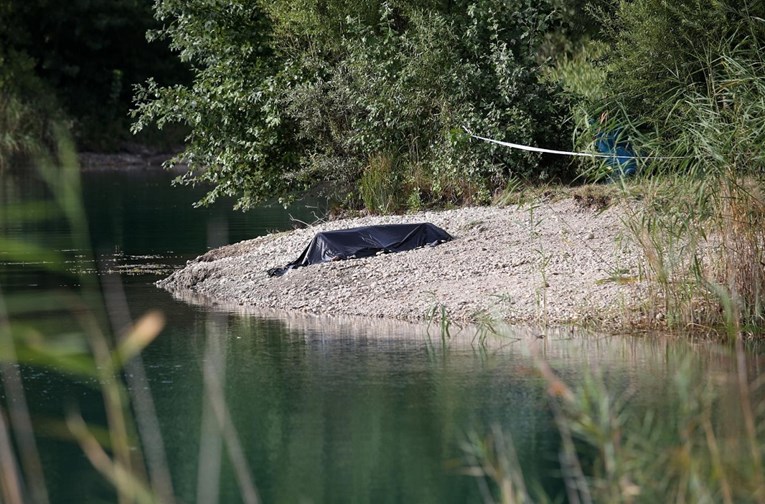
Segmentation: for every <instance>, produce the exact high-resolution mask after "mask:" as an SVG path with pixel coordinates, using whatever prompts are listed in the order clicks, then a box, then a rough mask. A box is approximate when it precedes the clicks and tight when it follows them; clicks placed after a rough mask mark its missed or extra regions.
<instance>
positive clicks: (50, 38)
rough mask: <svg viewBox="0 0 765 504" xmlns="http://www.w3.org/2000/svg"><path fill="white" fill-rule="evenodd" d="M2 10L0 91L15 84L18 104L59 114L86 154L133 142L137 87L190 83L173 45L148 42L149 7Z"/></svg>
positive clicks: (125, 1) (58, 5) (50, 4)
mask: <svg viewBox="0 0 765 504" xmlns="http://www.w3.org/2000/svg"><path fill="white" fill-rule="evenodd" d="M0 9H2V11H1V12H0V59H2V60H4V61H2V66H1V67H0V74H2V75H4V77H3V76H0V86H2V85H3V83H5V84H9V81H13V82H10V85H11V86H12V87H13V88H14V89H15V90H16V91H15V95H16V96H17V97H18V99H19V100H21V101H22V102H24V103H28V104H29V106H30V107H31V108H32V109H42V110H41V113H43V114H49V112H50V110H58V109H61V110H62V111H63V114H64V115H66V116H67V117H69V118H70V123H69V124H70V128H71V129H72V131H73V133H74V134H75V137H76V140H77V142H78V145H79V146H80V147H81V148H83V149H103V148H114V147H116V145H117V144H119V142H120V141H123V140H126V139H127V138H128V136H127V133H128V126H129V122H128V120H129V118H128V116H127V112H128V109H129V106H130V103H131V99H132V86H133V85H134V84H136V83H139V82H144V81H145V80H146V79H147V78H148V77H149V76H154V77H155V78H156V79H158V80H159V81H161V82H163V83H165V84H169V83H173V82H177V81H179V80H183V79H184V75H185V69H184V68H183V66H182V65H181V64H180V62H179V61H178V60H177V58H174V57H171V54H170V52H169V50H168V48H167V46H166V45H162V44H151V45H150V44H148V43H147V41H146V35H145V34H146V30H147V29H149V28H151V27H153V26H154V23H155V21H154V20H153V18H152V12H151V6H150V4H149V3H148V2H144V1H137V0H116V1H115V0H73V1H68V2H55V1H51V0H23V1H22V0H10V1H6V2H3V6H2V7H0ZM7 64H10V67H6V65H7ZM19 70H23V71H19ZM9 75H10V76H11V77H9ZM41 102H43V103H42V104H41ZM59 115H62V114H60V113H59Z"/></svg>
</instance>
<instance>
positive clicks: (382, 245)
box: [268, 222, 452, 276]
mask: <svg viewBox="0 0 765 504" xmlns="http://www.w3.org/2000/svg"><path fill="white" fill-rule="evenodd" d="M451 239H452V237H451V235H449V233H447V232H446V231H444V230H443V229H441V228H440V227H438V226H434V225H433V224H430V223H429V222H423V223H419V224H386V225H381V226H364V227H357V228H351V229H341V230H338V231H325V232H323V233H316V236H314V237H313V240H311V243H310V244H309V245H308V246H307V247H306V248H305V250H303V253H302V254H300V257H298V258H297V259H296V260H294V261H292V262H291V263H289V264H288V265H286V266H284V267H283V268H273V269H270V270H268V274H269V276H280V275H283V274H284V273H286V272H287V271H288V270H290V269H293V268H299V267H301V266H308V265H310V264H318V263H323V262H327V261H337V260H341V259H354V258H360V257H369V256H373V255H375V254H378V253H381V252H382V253H389V252H403V251H405V250H412V249H414V248H417V247H423V246H425V245H430V246H434V245H438V244H439V243H443V242H446V241H449V240H451Z"/></svg>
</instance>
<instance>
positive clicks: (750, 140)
mask: <svg viewBox="0 0 765 504" xmlns="http://www.w3.org/2000/svg"><path fill="white" fill-rule="evenodd" d="M732 44H733V42H732V39H731V40H729V41H721V42H720V46H719V47H715V48H712V49H710V50H707V51H705V52H704V53H702V54H701V55H700V56H699V57H700V58H702V63H703V68H704V69H705V75H706V87H705V88H704V89H699V88H698V86H696V87H693V86H690V87H689V86H687V85H686V83H685V82H684V81H683V78H682V76H681V75H676V76H675V77H674V78H676V81H675V83H674V84H675V85H674V88H673V89H674V92H672V93H669V94H668V95H667V96H666V97H665V99H666V100H667V103H666V104H664V105H663V106H662V108H663V109H669V110H671V112H670V115H669V116H667V117H665V118H664V119H663V120H662V121H661V123H660V124H657V123H650V122H648V121H643V122H641V123H634V124H630V128H631V129H632V130H633V131H636V132H638V131H641V130H642V133H641V135H642V136H641V139H642V140H643V142H642V145H641V149H642V152H643V153H644V154H646V155H648V156H655V157H656V159H654V160H653V161H651V162H650V164H649V165H648V166H647V167H645V169H644V174H646V175H652V176H654V178H652V179H650V180H648V181H647V182H646V183H645V184H644V185H643V186H642V187H641V189H640V190H641V192H642V197H643V198H644V202H645V204H644V205H642V206H640V207H639V208H637V209H636V210H635V211H634V212H633V213H632V214H631V215H630V217H629V219H628V223H627V224H628V228H629V229H630V230H631V231H632V235H633V237H634V239H635V240H636V242H637V243H638V244H639V245H640V246H641V247H642V249H643V251H644V253H645V257H646V265H647V268H646V271H645V274H646V276H647V277H648V279H649V280H651V281H652V283H653V285H654V286H655V289H654V291H653V296H652V299H651V300H649V302H648V303H647V310H648V311H656V312H661V313H660V314H661V315H662V316H663V315H666V319H667V321H668V322H670V323H671V324H672V325H674V326H675V327H698V326H699V325H701V326H704V327H709V328H710V329H715V330H719V329H720V328H722V329H723V332H724V333H726V334H730V335H744V334H754V333H757V334H761V333H762V330H763V322H765V320H764V317H765V311H763V308H764V307H763V295H764V294H765V249H764V248H763V247H764V246H765V226H763V224H764V223H765V170H764V168H765V49H762V48H761V47H760V45H759V41H757V40H753V39H752V38H751V37H744V38H743V42H740V43H739V44H737V45H735V46H733V45H732ZM626 120H627V119H626V118H625V121H626ZM648 127H655V128H662V129H661V131H656V132H655V133H654V134H646V133H645V131H646V128H648ZM661 318H662V317H659V319H661Z"/></svg>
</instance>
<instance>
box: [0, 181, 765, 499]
mask: <svg viewBox="0 0 765 504" xmlns="http://www.w3.org/2000/svg"><path fill="white" fill-rule="evenodd" d="M152 177H154V175H147V174H140V176H130V175H126V174H114V173H112V174H98V175H97V176H91V175H89V176H88V177H86V179H85V181H84V188H85V195H84V197H85V206H86V209H87V213H88V217H89V221H90V224H89V226H90V232H91V235H92V236H93V243H94V246H95V247H96V250H98V251H100V253H99V258H100V259H99V260H100V265H101V268H100V272H99V274H100V275H101V277H100V278H99V282H101V285H105V284H107V283H108V281H109V280H108V278H110V277H107V276H104V272H108V271H111V274H115V275H116V274H119V275H120V278H121V282H122V286H123V287H124V291H123V293H122V294H124V302H123V301H122V300H121V301H120V303H122V304H123V305H124V317H125V320H127V321H129V320H130V319H135V318H137V317H139V316H140V315H142V314H143V313H145V312H147V311H148V310H150V309H161V310H162V311H163V312H164V313H165V316H166V318H167V321H168V323H167V327H166V329H165V330H164V332H163V333H162V334H161V336H160V337H159V338H158V339H157V340H156V341H155V342H154V343H153V344H152V345H151V346H150V347H149V348H148V349H147V350H146V352H145V353H144V354H143V356H142V360H141V364H142V366H141V367H135V366H134V367H128V368H127V369H126V373H125V382H126V383H127V385H128V387H129V388H130V390H131V392H132V395H133V397H134V398H136V399H137V400H136V401H135V405H134V407H135V413H136V415H137V417H138V418H137V424H138V428H139V430H140V431H141V437H142V440H143V444H144V446H145V454H146V456H147V458H151V457H156V458H157V459H158V460H159V459H162V458H165V459H166V461H167V464H166V466H167V470H168V474H169V476H168V478H166V479H169V480H170V482H171V483H167V484H166V485H165V486H166V487H168V488H169V487H170V486H172V489H173V490H172V491H173V492H175V494H176V495H177V496H178V498H179V499H178V500H179V501H181V502H203V501H206V500H212V501H214V500H217V497H218V496H220V499H219V500H220V501H221V502H231V501H238V500H240V496H241V495H247V493H248V492H251V491H252V490H250V489H248V481H251V482H252V484H253V485H254V486H255V487H256V488H257V492H258V493H259V495H260V497H261V498H262V499H263V501H264V502H301V501H304V502H316V503H321V502H388V501H395V502H439V503H440V502H472V501H481V500H482V497H481V494H480V492H479V489H478V485H477V484H476V482H475V481H474V480H473V479H472V478H470V477H467V476H464V475H462V474H461V473H460V469H461V468H462V467H463V464H464V462H463V459H462V456H461V450H460V443H461V442H463V441H464V440H465V438H466V437H467V434H468V433H469V432H471V431H475V432H477V433H479V434H483V433H486V432H489V430H490V429H491V426H493V425H499V426H500V427H501V428H502V429H503V430H504V431H505V432H507V433H508V434H509V435H510V436H511V437H512V439H513V442H514V445H515V448H516V451H517V453H518V458H519V460H520V461H521V466H522V470H523V472H524V474H525V475H526V477H527V479H528V480H530V481H538V482H540V483H541V485H542V486H544V487H545V488H546V489H547V490H548V491H549V492H550V493H553V494H560V492H561V481H560V479H559V477H558V476H559V475H558V472H557V471H558V469H557V468H558V454H559V435H558V431H557V428H556V426H555V425H554V422H553V418H552V416H551V414H550V409H549V405H550V403H549V398H548V393H547V388H548V385H549V384H548V382H547V381H546V380H544V379H543V378H542V377H541V376H540V374H539V373H538V371H537V363H538V362H539V361H540V360H543V361H544V362H546V363H548V364H549V366H550V367H551V368H552V369H553V370H554V371H555V373H556V374H557V375H558V376H560V377H561V378H562V379H563V380H564V381H565V382H566V383H569V384H572V385H576V384H578V383H581V382H582V380H583V377H584V376H585V375H586V374H587V373H591V372H593V371H596V372H597V373H599V374H600V375H602V376H603V379H604V381H605V383H606V385H607V387H608V389H609V390H610V391H611V392H612V393H613V394H614V395H615V396H617V397H620V398H623V399H624V400H625V401H626V402H627V403H628V405H629V406H628V407H629V408H631V409H632V410H633V411H637V412H642V411H645V410H647V409H654V410H658V411H666V412H672V408H673V401H674V399H675V397H673V395H672V393H671V391H669V387H668V386H667V384H668V383H669V382H670V381H671V380H672V379H673V377H674V375H675V373H676V372H677V370H678V369H680V368H681V366H690V367H693V368H695V369H700V370H702V371H703V373H704V374H706V375H709V376H713V377H715V384H716V386H718V387H721V388H723V387H732V386H734V385H735V380H733V379H732V377H735V370H736V366H735V360H734V359H732V358H731V357H730V354H729V352H728V351H726V350H725V349H720V348H718V347H715V346H713V345H709V344H708V343H703V344H701V345H698V346H694V345H692V344H686V343H683V342H679V341H675V340H673V339H671V338H662V337H643V338H641V337H624V336H605V335H591V334H587V333H586V332H583V331H580V330H572V329H571V328H558V329H549V328H537V327H527V328H517V327H500V328H498V332H499V333H500V334H501V336H498V337H493V336H492V337H487V338H486V339H485V340H483V339H481V338H480V337H477V329H476V328H469V327H466V328H462V330H460V331H457V330H455V331H453V332H452V334H450V335H448V337H446V336H445V335H442V334H440V333H439V332H438V331H439V329H438V328H437V327H431V328H429V329H428V328H427V327H426V326H423V325H412V324H407V323H401V322H395V321H380V320H369V319H359V318H330V317H315V316H309V315H300V314H295V313H284V312H264V311H261V312H246V311H242V310H241V308H239V307H236V306H234V307H228V306H221V305H218V306H215V307H209V306H204V305H197V306H192V305H189V304H186V303H182V302H178V301H175V300H173V299H172V298H171V296H170V295H169V294H167V293H165V292H163V291H159V290H158V289H156V288H155V287H154V286H153V285H152V282H153V281H155V280H157V275H158V274H159V273H160V270H159V269H152V268H150V267H148V266H149V265H151V264H155V263H160V264H165V265H171V266H176V265H178V264H180V263H181V262H182V261H184V260H185V259H186V258H187V257H189V256H191V255H196V254H198V253H201V252H203V251H204V250H205V249H206V248H207V247H208V246H212V245H217V244H219V243H222V242H225V241H236V240H239V239H244V238H249V237H252V236H255V235H257V234H262V233H263V232H265V231H267V230H271V229H279V228H284V227H287V226H288V225H289V214H288V213H287V212H280V211H277V210H276V209H261V210H258V211H255V212H252V213H249V214H234V213H231V212H228V211H224V210H222V209H220V208H212V209H199V210H194V211H191V210H189V206H190V204H191V202H192V201H193V200H194V199H195V196H194V195H193V194H191V195H190V194H188V193H184V192H183V191H179V190H173V189H170V188H169V186H168V185H167V178H166V177H165V178H164V179H157V180H155V179H154V178H152ZM2 187H4V188H5V189H3V191H4V192H3V197H4V198H5V200H4V203H7V202H9V201H13V205H5V204H3V205H0V232H2V233H3V234H4V235H5V236H7V237H9V238H12V239H19V240H22V239H23V240H26V239H28V238H30V237H33V238H32V239H33V240H39V243H40V244H44V245H45V246H47V247H49V248H52V249H53V250H56V251H62V250H63V251H64V252H65V253H66V254H68V257H69V258H70V259H69V260H70V262H68V263H67V264H68V266H66V268H67V269H68V271H65V272H64V273H62V274H61V275H52V274H51V273H50V271H45V268H39V267H38V265H37V264H35V263H33V262H32V261H25V260H24V258H23V257H21V258H19V257H15V258H14V259H13V260H5V259H3V260H2V261H3V262H2V263H0V283H2V287H3V291H4V293H5V294H8V293H9V292H10V293H12V296H10V297H6V298H5V300H6V301H8V302H9V306H10V307H11V308H13V309H12V310H11V311H12V315H13V314H15V316H16V319H15V320H14V322H20V323H21V326H22V328H23V329H25V330H27V329H28V330H29V331H28V332H29V334H34V335H37V336H39V337H40V338H42V339H48V340H49V339H53V338H61V341H62V342H67V341H69V340H67V338H69V337H70V336H71V333H72V332H73V330H74V329H75V328H76V323H75V322H74V321H73V320H72V319H73V318H74V317H72V312H71V311H70V310H69V309H68V308H69V307H66V306H62V305H61V304H60V303H59V300H60V299H62V298H61V297H60V296H57V295H56V293H57V292H58V289H59V287H60V286H61V285H62V284H65V282H66V281H69V280H66V279H67V278H70V277H71V276H72V275H71V273H72V271H76V272H80V273H82V272H86V273H87V272H88V271H84V268H85V266H84V265H85V264H89V263H86V262H85V261H84V260H82V261H80V260H79V259H78V258H80V257H85V255H84V252H83V251H82V250H76V249H72V248H71V245H68V243H69V242H68V240H69V237H68V233H69V230H68V227H67V226H66V225H65V223H63V221H62V220H60V219H58V220H57V219H55V218H52V216H50V215H48V216H46V217H45V218H44V219H42V218H41V219H40V220H38V221H35V220H34V219H31V220H30V221H28V222H27V221H24V222H23V223H19V221H18V220H17V219H16V217H14V213H13V212H14V211H15V210H13V208H26V207H24V205H27V202H29V201H30V200H33V201H36V202H37V201H40V200H44V199H45V197H46V195H45V191H44V190H42V189H40V188H39V187H38V186H36V185H34V184H31V185H30V188H29V192H23V191H22V192H19V193H14V192H12V191H10V190H7V188H8V187H9V186H7V185H3V186H2ZM25 198H29V199H25ZM19 205H21V206H19ZM41 205H42V206H41V207H40V208H42V210H40V211H39V213H40V215H45V213H46V212H48V210H47V209H46V208H47V207H46V206H45V205H46V204H41ZM1 255H2V251H0V256H1ZM158 258H159V259H158ZM78 261H79V262H78ZM88 267H89V268H92V265H90V266H88ZM89 271H90V272H92V273H95V271H94V270H89ZM128 273H134V274H128ZM69 282H70V283H71V281H69ZM54 288H55V290H54ZM104 290H105V291H106V292H107V293H108V292H109V291H110V289H106V288H105V289H104ZM112 290H114V289H112ZM122 294H120V295H122ZM107 301H108V300H107ZM57 303H59V304H57ZM112 311H114V310H112ZM112 319H113V320H112V323H113V324H115V325H116V326H117V327H123V326H125V325H127V322H125V321H116V320H114V319H115V317H114V316H112ZM72 341H73V342H74V344H80V345H82V341H79V342H78V341H74V340H72ZM761 366H762V361H761V359H758V358H757V357H756V356H752V357H751V359H750V364H749V368H748V369H749V372H750V374H751V375H752V376H756V375H759V373H760V369H761ZM21 371H22V377H23V380H24V385H25V391H26V394H27V398H28V402H29V404H30V409H31V411H32V415H33V420H34V422H35V425H36V426H38V427H39V428H38V430H37V433H38V435H39V436H40V439H39V442H40V450H41V458H42V461H43V466H44V469H45V474H46V481H47V484H48V488H49V493H50V495H51V500H52V501H53V502H55V503H58V502H60V503H70V502H91V501H94V500H99V499H101V500H105V501H111V500H114V495H113V492H111V490H110V487H109V485H108V484H107V483H106V482H105V481H104V480H103V478H102V477H100V476H99V475H98V474H97V473H96V472H95V471H94V470H93V469H92V468H91V467H90V464H89V462H88V461H87V460H86V459H85V458H84V457H83V455H82V452H81V450H80V448H79V447H78V446H76V445H75V444H73V443H72V442H71V441H70V440H62V438H61V434H62V432H61V430H60V423H59V424H55V423H52V422H48V420H51V419H58V420H60V419H61V418H63V417H64V416H65V414H66V413H67V411H68V408H71V407H72V406H74V407H76V408H78V409H79V410H81V411H82V413H83V416H85V418H86V420H88V421H89V422H90V423H92V424H93V425H96V426H99V425H101V426H103V425H105V414H104V411H103V407H102V405H101V404H102V398H101V396H100V391H99V390H98V386H97V385H98V384H97V383H95V382H93V381H92V380H90V381H89V380H85V379H72V378H71V377H67V376H62V375H61V374H60V373H56V372H53V371H50V370H49V369H46V368H41V367H26V368H23V369H21ZM731 390H735V389H731ZM141 396H143V397H144V399H141ZM146 397H150V398H151V400H152V401H151V402H152V403H153V408H154V409H155V411H156V415H153V414H151V413H148V414H147V415H148V416H150V417H152V416H153V417H154V421H156V423H157V424H158V426H157V429H158V431H159V432H160V433H161V437H162V446H163V447H164V454H158V453H157V452H156V451H157V448H158V446H157V445H158V444H159V441H157V436H154V435H152V433H151V431H152V427H151V426H149V427H147V426H146V425H144V424H142V422H141V418H140V417H142V416H144V413H141V408H142V406H140V403H141V401H145V400H146ZM724 397H725V398H726V399H725V400H726V401H729V403H727V402H726V403H724V405H723V406H726V405H728V406H730V407H729V408H727V410H725V408H723V411H722V413H720V421H721V422H722V423H723V424H724V425H726V426H729V427H727V428H728V430H729V431H730V432H731V433H735V432H736V430H737V429H739V427H740V422H739V421H737V420H736V419H735V418H732V415H733V414H732V413H728V412H730V411H736V410H735V398H736V395H735V394H734V393H728V394H727V395H724ZM1 399H2V401H3V403H5V402H6V401H7V397H5V395H3V397H2V398H1ZM727 414H730V415H731V418H728V417H726V416H725V415H727ZM152 453H154V455H152ZM151 464H152V462H151V461H149V465H150V466H151ZM160 465H161V464H160ZM73 482H77V483H76V484H74V483H73ZM167 492H169V490H167Z"/></svg>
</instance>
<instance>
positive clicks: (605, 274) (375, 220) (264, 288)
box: [158, 198, 646, 325]
mask: <svg viewBox="0 0 765 504" xmlns="http://www.w3.org/2000/svg"><path fill="white" fill-rule="evenodd" d="M623 217H624V207H622V206H619V205H617V206H612V207H610V208H607V209H606V210H604V211H601V210H597V209H594V208H588V207H586V206H584V205H582V204H581V203H578V202H576V201H575V200H574V199H570V198H569V199H565V200H562V201H556V202H545V201H537V202H535V203H532V204H525V205H512V206H508V207H504V208H498V207H472V208H461V209H456V210H447V211H441V212H424V213H418V214H411V215H403V216H371V217H363V218H354V219H344V220H338V221H332V222H327V223H322V224H320V225H316V226H313V227H309V228H305V229H298V230H294V231H288V232H282V233H276V234H270V235H267V236H263V237H259V238H255V239H253V240H248V241H244V242H240V243H237V244H234V245H229V246H226V247H222V248H219V249H214V250H211V251H209V252H208V253H206V254H204V255H202V256H200V257H199V258H197V259H195V260H193V261H190V262H189V263H188V264H186V266H185V267H184V268H182V269H180V270H178V271H176V272H175V273H173V274H172V275H171V276H170V277H168V278H166V279H164V280H161V281H160V282H158V285H159V286H160V287H162V288H164V289H167V290H169V291H171V292H172V293H173V294H174V295H175V296H176V297H179V298H182V299H185V300H189V301H193V302H196V303H210V304H221V305H229V306H238V307H241V308H243V309H252V310H254V311H256V310H264V309H265V310H270V309H276V310H290V311H301V312H307V313H312V314H321V315H360V316H366V317H384V318H394V319H404V320H424V319H428V318H429V317H431V316H433V315H434V314H435V317H436V318H440V317H441V316H442V314H444V313H446V314H448V316H449V317H450V319H452V320H459V321H474V322H475V321H478V322H480V321H482V320H497V319H502V320H505V321H509V322H528V323H539V322H547V323H556V324H558V323H569V322H573V323H578V324H583V323H584V324H586V323H589V322H592V323H594V324H595V325H609V324H610V322H612V321H614V320H622V321H623V320H624V317H625V315H626V316H627V318H628V319H630V318H639V317H640V314H639V305H640V302H641V300H642V299H643V298H644V295H643V292H644V290H645V288H646V286H645V284H644V283H642V282H640V281H638V270H639V265H640V261H641V259H640V258H641V255H640V253H639V251H638V250H637V248H636V247H635V246H634V244H632V243H631V242H630V240H627V239H625V237H624V236H623V235H622V232H623V223H622V218H623ZM400 222H401V223H403V222H408V223H412V222H432V223H434V224H435V225H437V226H439V227H442V228H444V229H445V230H447V231H448V232H449V233H451V234H452V235H453V236H454V238H455V239H454V240H453V241H451V242H448V243H444V244H442V245H438V246H436V247H426V248H422V249H417V250H414V251H410V252H402V253H397V254H386V255H381V256H376V257H371V258H365V259H354V260H348V261H337V262H331V263H325V264H321V265H316V266H309V267H305V268H299V269H296V270H292V271H290V272H288V273H287V274H286V275H284V276H282V277H269V276H268V275H267V274H266V271H267V270H268V269H269V268H274V267H278V266H283V265H285V264H287V263H289V262H290V261H292V260H294V259H295V258H296V257H297V256H298V255H299V254H300V252H301V251H302V250H303V248H304V247H305V246H306V245H307V244H308V243H309V241H310V240H311V238H312V237H313V235H314V234H315V233H316V232H318V231H324V230H330V229H342V228H350V227H356V226H364V225H373V224H384V223H400Z"/></svg>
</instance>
